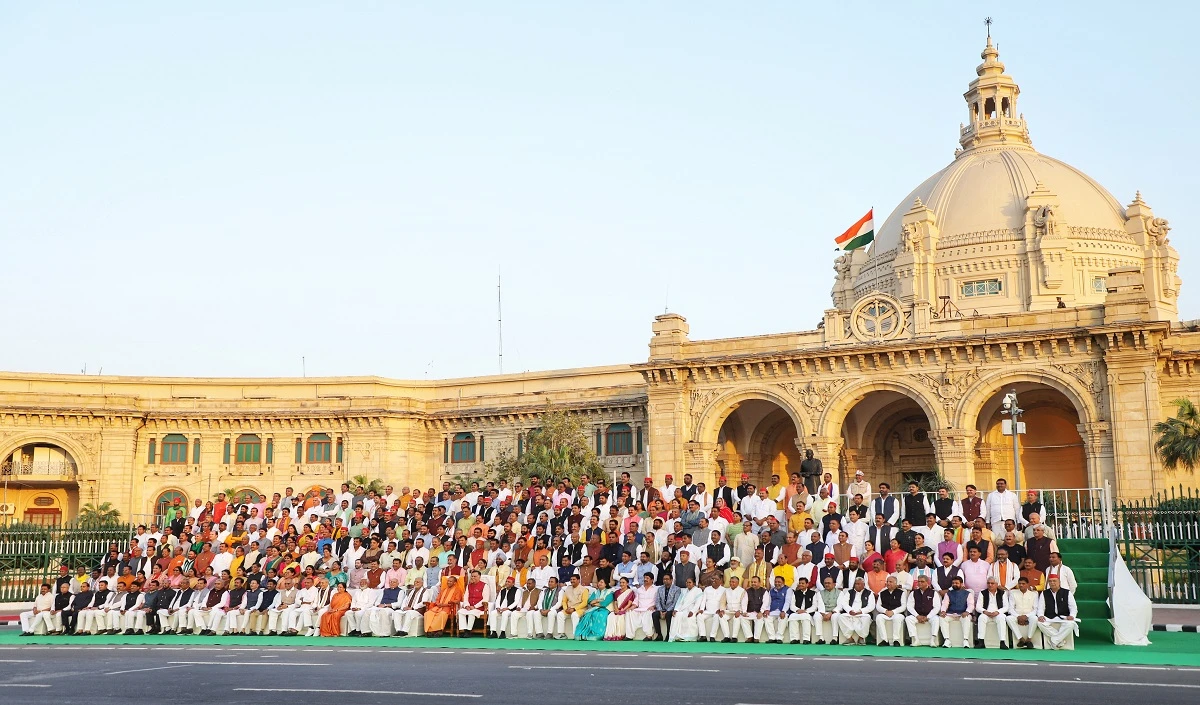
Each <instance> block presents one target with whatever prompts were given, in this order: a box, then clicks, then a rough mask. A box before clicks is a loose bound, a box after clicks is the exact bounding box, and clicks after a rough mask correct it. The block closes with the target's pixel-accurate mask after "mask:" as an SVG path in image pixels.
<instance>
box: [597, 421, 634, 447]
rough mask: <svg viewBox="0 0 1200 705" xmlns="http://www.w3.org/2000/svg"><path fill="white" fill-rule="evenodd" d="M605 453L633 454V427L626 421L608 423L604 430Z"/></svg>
mask: <svg viewBox="0 0 1200 705" xmlns="http://www.w3.org/2000/svg"><path fill="white" fill-rule="evenodd" d="M604 454H605V455H633V429H631V428H630V427H629V424H627V423H614V424H609V425H608V428H607V429H606V430H605V432H604Z"/></svg>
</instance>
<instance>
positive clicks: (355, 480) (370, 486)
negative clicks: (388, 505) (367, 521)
mask: <svg viewBox="0 0 1200 705" xmlns="http://www.w3.org/2000/svg"><path fill="white" fill-rule="evenodd" d="M350 484H351V485H352V486H353V487H363V488H365V489H367V490H375V494H377V495H379V496H381V497H382V496H383V491H384V489H385V488H386V487H387V485H386V484H385V483H384V481H383V480H380V479H379V478H378V477H376V478H374V479H367V476H366V475H355V476H354V477H352V478H350Z"/></svg>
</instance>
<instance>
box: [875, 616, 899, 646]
mask: <svg viewBox="0 0 1200 705" xmlns="http://www.w3.org/2000/svg"><path fill="white" fill-rule="evenodd" d="M893 641H898V642H900V643H904V615H903V614H901V613H899V612H893V613H892V616H891V617H889V616H887V615H886V614H884V613H882V612H880V613H879V614H877V615H875V642H876V643H878V644H890V643H892V642H893Z"/></svg>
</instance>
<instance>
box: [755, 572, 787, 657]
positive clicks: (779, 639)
mask: <svg viewBox="0 0 1200 705" xmlns="http://www.w3.org/2000/svg"><path fill="white" fill-rule="evenodd" d="M791 602H792V589H791V587H790V586H788V584H787V578H785V577H784V576H782V575H776V576H775V586H774V587H772V588H771V589H770V590H769V591H768V592H767V595H766V597H764V598H763V610H762V611H763V613H765V616H763V617H762V618H761V620H760V621H759V622H758V623H757V624H756V625H755V626H756V627H758V628H764V629H765V630H766V632H767V641H766V643H768V644H782V643H783V632H784V630H785V629H786V628H787V620H788V614H789V613H790V611H791ZM755 636H758V634H755Z"/></svg>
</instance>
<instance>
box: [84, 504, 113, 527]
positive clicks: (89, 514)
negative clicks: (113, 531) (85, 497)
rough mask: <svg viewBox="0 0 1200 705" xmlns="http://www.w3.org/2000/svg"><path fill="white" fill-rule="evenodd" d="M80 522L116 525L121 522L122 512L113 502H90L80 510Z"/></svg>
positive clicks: (96, 524) (89, 524)
mask: <svg viewBox="0 0 1200 705" xmlns="http://www.w3.org/2000/svg"><path fill="white" fill-rule="evenodd" d="M79 523H80V524H86V525H88V526H116V525H118V524H120V523H121V512H120V511H119V510H117V509H115V508H114V507H113V506H112V502H103V503H101V504H98V505H97V504H92V503H91V502H88V503H87V504H85V505H83V508H82V509H80V510H79Z"/></svg>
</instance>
